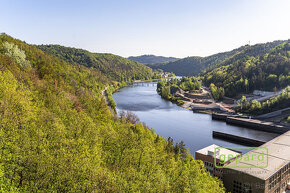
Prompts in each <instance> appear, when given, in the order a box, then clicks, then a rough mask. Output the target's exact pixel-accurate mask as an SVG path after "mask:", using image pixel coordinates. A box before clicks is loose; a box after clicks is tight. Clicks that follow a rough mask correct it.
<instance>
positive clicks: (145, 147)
mask: <svg viewBox="0 0 290 193" xmlns="http://www.w3.org/2000/svg"><path fill="white" fill-rule="evenodd" d="M74 56H76V55H74ZM60 57H61V58H63V57H62V54H60ZM67 58H73V56H69V55H68V56H67ZM112 59H113V60H114V57H113V56H112ZM66 60H68V59H66ZM107 60H108V61H107V63H105V64H112V63H114V62H113V61H110V60H109V59H108V58H107ZM73 61H74V60H73ZM73 61H71V62H73ZM125 61H127V60H125ZM93 64H97V63H93ZM99 64H100V65H101V64H102V61H99ZM105 64H104V65H105ZM116 65H117V64H116ZM142 68H143V67H142ZM117 69H118V68H117ZM117 69H115V70H114V73H113V74H114V75H116V76H117V77H119V78H120V77H121V75H123V74H122V73H119V72H118V71H117ZM145 69H146V68H145ZM140 75H141V72H140ZM111 76H112V74H110V76H109V77H111ZM113 78H116V77H113ZM110 81H111V80H110V78H108V77H106V76H104V74H103V73H102V72H100V71H98V70H97V69H96V68H88V67H86V65H85V64H82V65H79V64H78V63H76V62H74V63H73V64H70V63H68V62H66V61H64V60H62V59H60V58H58V57H55V56H52V55H50V54H47V53H45V52H43V51H41V50H40V49H38V48H37V47H36V46H31V45H28V44H26V43H24V42H22V41H19V40H16V39H13V38H11V37H10V36H7V35H5V34H2V35H1V36H0V138H1V140H0V191H1V192H212V193H216V192H224V189H223V187H222V184H221V182H220V181H219V180H217V179H214V178H213V177H211V176H210V174H209V173H208V172H206V171H205V169H204V166H203V163H202V162H200V161H196V160H194V159H193V158H192V156H191V155H190V154H189V153H188V151H187V150H186V149H185V148H184V144H183V143H182V142H180V143H178V144H176V145H174V143H173V140H172V139H169V140H168V141H167V140H165V139H163V138H162V137H159V136H158V135H156V134H155V133H154V132H153V131H152V130H151V129H149V128H148V127H146V126H144V125H142V124H141V123H139V122H138V119H136V118H134V116H133V115H132V114H130V113H127V114H124V116H122V117H121V118H118V117H115V116H114V115H112V114H111V113H110V111H109V110H108V108H107V107H106V104H105V101H104V97H103V96H102V94H101V92H102V90H103V89H104V88H105V87H106V86H107V85H108V84H110ZM134 120H135V121H134Z"/></svg>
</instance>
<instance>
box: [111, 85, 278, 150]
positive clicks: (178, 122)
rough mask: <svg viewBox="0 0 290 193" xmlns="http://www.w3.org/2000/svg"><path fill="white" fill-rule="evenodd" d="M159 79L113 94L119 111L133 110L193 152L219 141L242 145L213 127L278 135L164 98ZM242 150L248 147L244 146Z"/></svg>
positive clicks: (261, 137)
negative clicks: (217, 118)
mask: <svg viewBox="0 0 290 193" xmlns="http://www.w3.org/2000/svg"><path fill="white" fill-rule="evenodd" d="M156 85H157V84H156V83H138V84H134V85H131V86H128V87H125V88H123V89H121V90H120V91H119V92H117V93H115V94H114V95H113V98H114V100H115V101H116V103H117V111H118V112H119V111H120V110H125V111H132V112H133V113H134V114H136V115H137V116H138V117H139V118H140V120H141V121H142V122H145V123H146V125H148V126H149V127H151V128H154V130H155V132H156V133H157V134H158V135H160V136H163V137H164V138H168V137H172V138H173V139H174V140H175V142H179V141H181V140H183V141H184V142H185V144H186V146H187V147H188V148H189V150H190V152H191V153H192V154H193V155H194V152H195V151H197V150H198V149H201V148H203V147H206V146H208V145H211V144H217V145H220V146H225V147H233V146H234V147H235V146H241V145H237V144H233V143H229V142H225V141H222V140H218V139H213V138H212V131H213V130H216V131H222V132H227V133H231V134H235V135H240V136H244V137H250V138H254V139H259V140H262V141H269V140H271V139H273V138H274V137H276V136H277V135H276V134H270V133H266V132H261V131H255V130H251V129H247V128H243V127H237V126H233V125H227V124H226V123H225V122H221V121H215V120H212V119H211V115H207V114H200V113H193V112H192V111H190V110H187V109H183V108H181V107H179V106H177V105H175V104H172V103H171V102H170V101H166V100H164V99H162V98H161V97H160V96H159V95H158V94H157V92H156ZM241 151H243V152H245V151H248V150H241Z"/></svg>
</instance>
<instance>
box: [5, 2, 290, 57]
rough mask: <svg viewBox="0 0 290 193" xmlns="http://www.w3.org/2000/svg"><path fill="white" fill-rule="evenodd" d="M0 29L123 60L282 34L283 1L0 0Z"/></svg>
mask: <svg viewBox="0 0 290 193" xmlns="http://www.w3.org/2000/svg"><path fill="white" fill-rule="evenodd" d="M0 8H1V12H0V18H1V19H0V32H5V33H7V34H9V35H11V36H13V37H15V38H18V39H21V40H24V41H26V42H28V43H31V44H60V45H65V46H71V47H77V48H83V49H87V50H89V51H92V52H109V53H113V54H117V55H121V56H124V57H128V56H131V55H141V54H155V55H163V56H175V57H187V56H207V55H210V54H214V53H218V52H222V51H227V50H231V49H234V48H237V47H239V46H241V45H245V44H247V43H248V42H249V41H250V42H251V44H255V43H261V42H267V41H273V40H277V39H289V38H290V11H289V10H290V1H289V0H199V1H197V0H102V1H101V0H79V1H76V0H25V1H23V0H0Z"/></svg>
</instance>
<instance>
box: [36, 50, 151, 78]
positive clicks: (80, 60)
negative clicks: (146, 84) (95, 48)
mask: <svg viewBox="0 0 290 193" xmlns="http://www.w3.org/2000/svg"><path fill="white" fill-rule="evenodd" d="M37 47H38V48H39V49H41V50H43V51H45V52H47V53H50V54H53V55H55V56H57V57H59V58H61V59H63V60H65V61H67V62H69V63H72V64H80V65H83V66H86V67H94V68H96V69H98V70H99V71H100V72H102V73H103V74H105V75H106V76H108V77H109V78H112V79H114V80H117V81H130V80H140V79H150V78H151V77H152V70H151V69H150V68H149V67H147V66H145V65H144V64H141V63H138V62H135V61H131V60H129V59H126V58H123V57H120V56H116V55H113V54H103V53H91V52H89V51H86V50H83V49H76V48H70V47H64V46H60V45H39V46H37Z"/></svg>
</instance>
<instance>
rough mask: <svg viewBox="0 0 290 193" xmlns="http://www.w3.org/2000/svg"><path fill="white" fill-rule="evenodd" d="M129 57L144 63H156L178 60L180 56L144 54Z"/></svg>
mask: <svg viewBox="0 0 290 193" xmlns="http://www.w3.org/2000/svg"><path fill="white" fill-rule="evenodd" d="M128 59H130V60H133V61H136V62H140V63H142V64H155V63H163V62H171V61H176V60H178V58H174V57H164V56H155V55H142V56H130V57H128Z"/></svg>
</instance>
